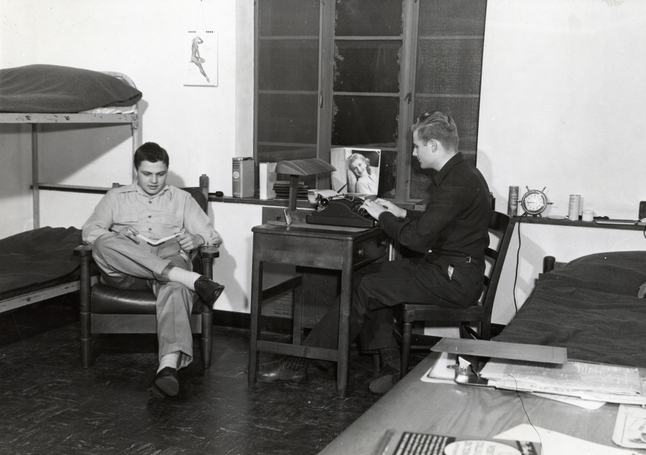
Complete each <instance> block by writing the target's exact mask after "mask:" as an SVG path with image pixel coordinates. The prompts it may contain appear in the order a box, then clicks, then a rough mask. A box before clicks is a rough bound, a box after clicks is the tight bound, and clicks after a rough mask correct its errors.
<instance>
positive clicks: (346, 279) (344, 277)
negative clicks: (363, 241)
mask: <svg viewBox="0 0 646 455" xmlns="http://www.w3.org/2000/svg"><path fill="white" fill-rule="evenodd" d="M352 255H353V251H352V245H350V247H349V248H345V253H344V256H345V260H344V261H343V269H342V270H341V299H340V305H339V312H340V314H339V350H338V352H337V357H338V363H337V390H338V394H339V397H341V398H345V396H346V394H347V391H348V358H349V356H350V304H351V302H352V278H353V276H352V275H353V270H354V264H353V261H352V260H353V257H352Z"/></svg>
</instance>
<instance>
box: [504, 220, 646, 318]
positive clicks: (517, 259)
mask: <svg viewBox="0 0 646 455" xmlns="http://www.w3.org/2000/svg"><path fill="white" fill-rule="evenodd" d="M521 224H522V223H520V222H519V223H518V249H517V250H516V270H515V272H514V287H513V289H512V295H513V297H514V308H515V310H516V314H518V301H517V300H516V285H517V283H518V266H519V264H520V246H521V242H522V240H521V237H520V225H521ZM644 236H646V233H645V234H644Z"/></svg>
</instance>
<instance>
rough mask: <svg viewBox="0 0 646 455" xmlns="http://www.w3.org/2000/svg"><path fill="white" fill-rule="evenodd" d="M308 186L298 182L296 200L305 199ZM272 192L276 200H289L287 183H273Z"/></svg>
mask: <svg viewBox="0 0 646 455" xmlns="http://www.w3.org/2000/svg"><path fill="white" fill-rule="evenodd" d="M308 189H309V188H308V186H307V185H305V183H303V182H298V193H297V195H296V199H307V190H308ZM274 191H275V192H276V199H289V182H288V181H283V180H279V181H277V182H276V183H274Z"/></svg>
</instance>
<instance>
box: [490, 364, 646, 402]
mask: <svg viewBox="0 0 646 455" xmlns="http://www.w3.org/2000/svg"><path fill="white" fill-rule="evenodd" d="M480 375H481V376H482V377H483V378H486V379H487V380H488V385H489V386H492V387H497V388H501V389H510V390H518V391H525V392H539V393H550V394H556V395H567V396H571V397H577V398H582V399H585V400H593V401H604V402H610V403H625V404H646V398H645V397H644V395H643V394H642V380H641V378H640V376H639V370H638V369H637V368H633V367H623V366H617V365H604V364H595V363H587V362H576V361H569V362H567V363H566V364H564V365H559V366H554V365H547V364H538V363H529V362H519V361H508V360H506V361H502V360H498V359H491V360H490V361H489V362H487V364H486V365H485V367H484V368H483V369H482V371H481V372H480Z"/></svg>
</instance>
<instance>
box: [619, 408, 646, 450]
mask: <svg viewBox="0 0 646 455" xmlns="http://www.w3.org/2000/svg"><path fill="white" fill-rule="evenodd" d="M612 442H614V443H615V444H617V445H620V446H622V447H630V448H633V449H646V409H644V408H642V407H641V406H627V405H623V404H621V405H619V411H617V420H616V422H615V429H614V431H613V433H612Z"/></svg>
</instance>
